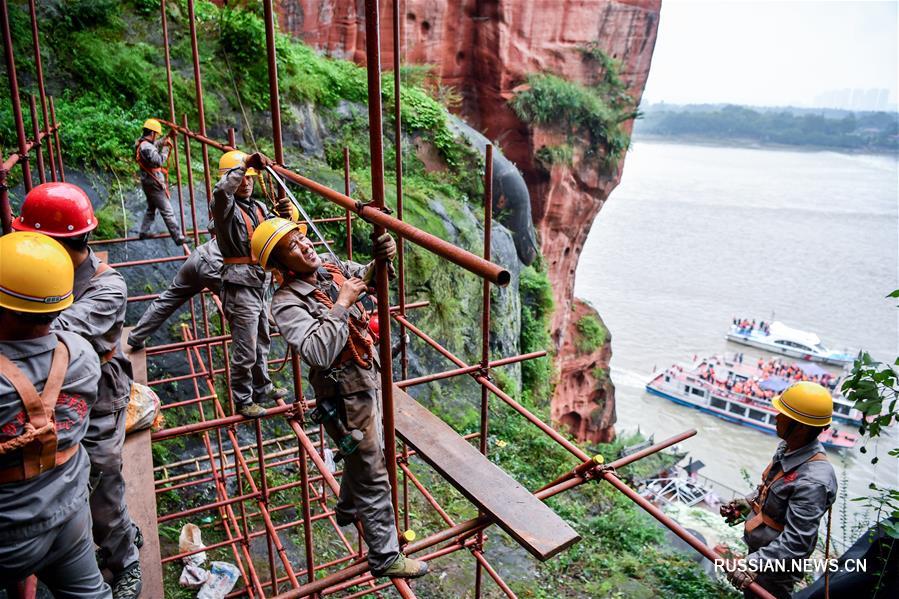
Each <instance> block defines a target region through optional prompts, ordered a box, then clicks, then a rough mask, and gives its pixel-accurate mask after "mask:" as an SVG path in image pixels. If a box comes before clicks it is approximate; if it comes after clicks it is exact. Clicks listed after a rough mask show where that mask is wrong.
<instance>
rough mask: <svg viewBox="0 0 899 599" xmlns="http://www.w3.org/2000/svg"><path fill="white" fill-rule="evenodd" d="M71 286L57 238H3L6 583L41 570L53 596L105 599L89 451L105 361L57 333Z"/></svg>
mask: <svg viewBox="0 0 899 599" xmlns="http://www.w3.org/2000/svg"><path fill="white" fill-rule="evenodd" d="M73 282H74V267H73V265H72V260H71V259H70V258H69V254H68V253H67V252H66V250H65V249H64V248H63V246H62V245H61V244H60V243H59V242H57V241H56V240H54V239H51V238H50V237H47V236H46V235H43V234H41V233H35V232H30V231H28V232H16V233H10V234H8V235H4V236H3V237H0V506H2V507H0V587H6V588H15V582H16V581H18V580H22V579H24V578H27V577H28V576H30V575H32V574H36V575H37V577H38V578H39V579H40V580H41V581H42V582H43V583H44V584H46V585H47V586H48V587H49V589H50V592H51V593H52V594H53V596H54V597H89V598H94V599H101V598H103V599H106V598H108V597H110V596H111V593H110V589H109V586H108V585H107V584H106V583H105V582H104V581H103V576H102V575H101V573H100V568H99V566H98V565H97V560H96V558H95V556H94V542H93V539H92V538H91V512H90V508H89V506H88V493H89V488H88V480H89V478H90V459H89V458H88V454H87V451H86V449H85V448H84V447H83V446H82V445H81V441H82V439H83V438H84V436H85V434H86V433H87V430H88V425H89V413H90V409H91V406H93V404H94V403H95V402H96V400H97V389H98V387H99V384H100V361H99V359H98V358H97V353H96V352H95V351H94V349H93V347H91V345H90V343H88V342H87V341H86V340H85V339H83V338H82V337H81V336H79V335H78V334H76V333H72V332H69V331H55V332H53V331H51V330H50V326H51V324H52V323H53V321H54V320H55V319H56V318H57V316H59V314H60V312H61V311H63V310H64V309H66V308H67V307H69V306H70V305H71V304H72V300H73V296H74V293H73V291H72V289H73Z"/></svg>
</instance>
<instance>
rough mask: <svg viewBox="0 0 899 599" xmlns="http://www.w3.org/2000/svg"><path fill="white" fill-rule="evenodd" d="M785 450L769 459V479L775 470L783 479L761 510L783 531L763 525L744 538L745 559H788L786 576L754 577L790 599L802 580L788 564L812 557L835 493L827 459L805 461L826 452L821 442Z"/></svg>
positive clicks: (782, 447) (783, 447)
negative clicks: (782, 475)
mask: <svg viewBox="0 0 899 599" xmlns="http://www.w3.org/2000/svg"><path fill="white" fill-rule="evenodd" d="M786 449H787V443H786V441H782V442H781V443H780V445H779V446H778V448H777V451H776V452H775V453H774V458H772V467H771V469H770V471H769V472H768V480H771V479H773V478H774V477H775V476H776V475H777V474H778V473H779V472H784V473H786V475H785V476H784V477H782V478H781V479H780V480H778V481H776V482H774V483H773V484H772V485H771V487H770V489H769V490H768V495H767V497H766V498H765V504H764V505H763V506H762V511H763V513H765V514H766V515H767V516H769V517H771V518H772V519H774V521H776V522H778V523H782V524H783V526H784V529H783V531H778V530H776V529H774V528H771V527H769V526H767V525H765V524H761V525H759V526H758V527H757V528H755V529H753V530H752V531H744V535H743V540H744V541H746V545H747V546H748V547H749V552H750V553H749V555H747V556H746V559H747V560H748V561H764V560H776V559H782V560H786V569H787V571H786V572H764V571H763V572H760V573H759V576H758V578H757V579H756V582H758V583H759V584H760V585H762V586H763V587H764V588H765V589H767V590H768V591H769V592H770V593H771V594H772V595H774V596H775V597H789V596H790V594H791V593H792V590H793V585H795V583H796V582H797V581H798V580H800V579H801V578H802V577H803V575H804V572H802V571H795V572H794V571H791V567H790V566H791V561H790V560H793V559H797V560H800V559H804V558H807V557H809V556H810V555H811V554H812V551H813V550H814V548H815V543H816V542H817V540H818V527H819V525H820V524H821V519H822V517H823V516H824V515H825V514H827V509H828V508H829V507H830V506H831V505H833V502H834V499H836V495H837V478H836V475H835V474H834V471H833V466H831V465H830V463H829V462H827V461H811V462H810V461H808V460H809V458H811V457H812V456H814V455H815V454H818V453H824V448H823V447H822V445H821V443H819V442H818V441H817V440H815V441H812V442H811V443H809V444H808V445H805V446H804V447H800V448H799V449H795V450H793V451H791V452H787V451H786ZM757 495H758V492H756V493H755V494H753V495H752V496H750V497H749V499H750V500H755V499H756V498H757ZM751 517H752V514H751V513H750V518H751ZM747 596H749V595H747ZM752 596H754V595H752Z"/></svg>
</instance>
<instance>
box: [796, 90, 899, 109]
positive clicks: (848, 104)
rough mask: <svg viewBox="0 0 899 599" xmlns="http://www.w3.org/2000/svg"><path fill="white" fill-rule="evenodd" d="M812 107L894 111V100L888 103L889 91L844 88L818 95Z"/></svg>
mask: <svg viewBox="0 0 899 599" xmlns="http://www.w3.org/2000/svg"><path fill="white" fill-rule="evenodd" d="M814 105H815V106H817V107H820V108H841V109H844V110H876V111H883V110H895V109H896V100H895V99H893V100H892V102H891V101H890V90H888V89H886V88H872V89H859V88H854V89H850V88H844V89H832V90H829V91H826V92H824V93H823V94H818V95H817V96H815V102H814Z"/></svg>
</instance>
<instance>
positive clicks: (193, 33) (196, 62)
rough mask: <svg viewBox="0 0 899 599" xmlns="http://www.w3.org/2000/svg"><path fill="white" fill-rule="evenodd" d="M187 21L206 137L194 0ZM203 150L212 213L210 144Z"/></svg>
mask: <svg viewBox="0 0 899 599" xmlns="http://www.w3.org/2000/svg"><path fill="white" fill-rule="evenodd" d="M187 22H188V24H189V25H190V48H191V52H192V54H193V61H194V83H195V88H196V95H197V119H198V120H199V121H200V122H199V125H200V135H202V136H203V137H206V112H205V110H204V109H203V76H202V74H201V73H200V48H199V46H198V44H197V15H196V14H195V13H194V0H187ZM200 148H202V150H203V179H204V181H205V182H206V204H207V209H208V210H209V213H210V215H211V214H212V180H211V179H210V178H209V177H210V174H209V146H208V145H206V144H200Z"/></svg>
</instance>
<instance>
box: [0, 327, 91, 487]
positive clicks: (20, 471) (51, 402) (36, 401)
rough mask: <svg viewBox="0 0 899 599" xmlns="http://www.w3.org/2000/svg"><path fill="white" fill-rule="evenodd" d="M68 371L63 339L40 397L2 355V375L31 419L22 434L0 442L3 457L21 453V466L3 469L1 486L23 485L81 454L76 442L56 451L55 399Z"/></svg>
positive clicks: (0, 368)
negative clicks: (21, 483) (17, 451)
mask: <svg viewBox="0 0 899 599" xmlns="http://www.w3.org/2000/svg"><path fill="white" fill-rule="evenodd" d="M68 368H69V348H68V347H66V344H65V342H63V340H62V339H61V338H60V339H59V343H57V345H56V349H54V350H53V359H52V361H51V363H50V373H49V374H48V375H47V381H46V382H45V383H44V390H43V391H42V392H41V393H40V394H38V392H37V389H35V387H34V385H33V384H32V383H31V381H30V380H28V377H27V376H25V373H24V372H22V371H21V370H20V369H19V367H18V366H16V365H15V364H14V363H13V361H12V360H10V359H9V358H7V357H6V356H4V355H3V354H0V376H3V378H5V379H6V380H8V381H9V382H10V384H12V386H13V388H14V389H15V390H16V392H17V393H18V394H19V398H20V399H21V400H22V404H24V406H25V415H26V418H27V419H28V420H27V422H25V425H24V427H23V431H22V434H21V435H19V436H17V437H14V438H12V439H10V440H8V441H5V442H3V443H0V455H7V454H9V453H11V452H13V451H16V450H21V451H22V463H21V465H19V466H12V467H9V468H4V469H0V484H7V483H13V482H21V481H24V480H29V479H31V478H34V477H36V476H39V475H40V474H42V473H44V472H46V471H48V470H51V469H53V468H56V467H57V466H62V465H63V464H65V463H66V462H68V461H69V459H70V458H71V457H72V456H73V455H75V454H76V453H77V452H78V448H79V447H80V444H79V443H73V444H72V445H71V446H70V447H67V448H66V449H63V450H62V451H60V450H58V449H57V443H58V438H57V436H56V418H55V410H56V400H57V399H58V398H59V392H60V390H62V384H63V382H64V380H65V377H66V371H67V370H68Z"/></svg>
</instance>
